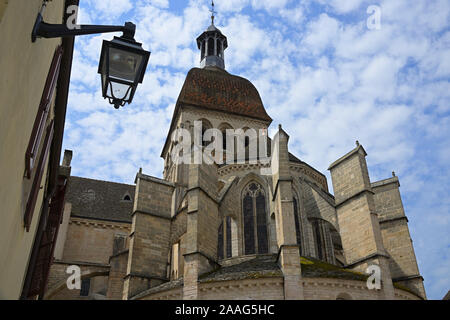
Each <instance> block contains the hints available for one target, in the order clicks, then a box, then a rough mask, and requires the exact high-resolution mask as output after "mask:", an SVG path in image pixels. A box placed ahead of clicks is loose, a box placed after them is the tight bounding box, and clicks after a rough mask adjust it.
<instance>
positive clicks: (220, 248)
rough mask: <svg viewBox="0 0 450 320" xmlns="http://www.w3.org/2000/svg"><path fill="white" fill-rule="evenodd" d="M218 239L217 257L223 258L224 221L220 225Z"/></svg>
mask: <svg viewBox="0 0 450 320" xmlns="http://www.w3.org/2000/svg"><path fill="white" fill-rule="evenodd" d="M218 237H219V239H218V241H217V257H218V259H219V260H222V259H223V223H221V224H220V226H219V232H218Z"/></svg>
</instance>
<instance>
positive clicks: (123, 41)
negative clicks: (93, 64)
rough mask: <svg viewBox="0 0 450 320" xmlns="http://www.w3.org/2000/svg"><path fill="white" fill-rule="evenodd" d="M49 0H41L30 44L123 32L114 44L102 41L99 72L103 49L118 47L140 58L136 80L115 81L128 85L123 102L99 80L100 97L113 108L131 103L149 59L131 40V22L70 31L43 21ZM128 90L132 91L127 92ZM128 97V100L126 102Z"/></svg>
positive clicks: (81, 26)
mask: <svg viewBox="0 0 450 320" xmlns="http://www.w3.org/2000/svg"><path fill="white" fill-rule="evenodd" d="M47 2H48V0H43V4H42V7H41V10H40V12H39V13H38V15H37V18H36V21H35V23H34V26H33V30H32V33H31V41H32V42H36V40H37V39H38V38H47V39H49V38H64V37H75V36H80V35H90V34H100V33H110V32H123V35H122V36H121V37H114V40H113V41H106V40H105V41H103V48H102V53H101V57H100V63H99V71H98V72H99V73H101V74H102V64H103V63H104V55H105V48H114V47H116V48H118V49H122V50H126V51H129V52H134V53H137V54H140V55H141V56H142V58H143V63H142V64H141V66H140V67H139V70H138V71H137V72H138V78H136V79H135V80H134V81H133V83H130V81H123V80H120V79H114V82H116V83H121V84H124V85H129V86H130V87H129V88H128V91H127V92H126V95H125V98H124V99H117V98H116V97H115V96H114V94H113V93H112V92H113V90H112V84H111V82H110V81H109V79H107V80H108V82H106V83H104V81H103V80H102V93H103V97H104V98H105V99H106V98H108V100H109V102H110V103H111V104H113V105H114V107H115V108H116V109H118V108H119V107H121V106H124V105H125V103H131V101H132V100H133V97H134V93H135V91H136V88H137V85H138V83H142V81H143V79H144V73H145V70H146V68H147V63H148V60H149V57H150V52H147V51H145V50H143V49H142V44H141V43H138V42H136V41H135V39H134V35H135V33H136V25H135V24H134V23H132V22H126V23H125V25H123V26H101V25H75V26H74V27H73V28H69V27H68V26H66V25H64V24H50V23H46V22H44V18H43V16H42V12H43V10H44V8H45V7H46V5H47ZM106 77H107V78H109V59H106ZM108 86H109V87H110V91H111V95H112V97H110V96H108V95H107V90H108ZM130 90H131V92H130ZM126 97H128V99H126Z"/></svg>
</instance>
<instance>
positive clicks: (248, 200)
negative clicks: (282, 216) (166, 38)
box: [242, 182, 269, 254]
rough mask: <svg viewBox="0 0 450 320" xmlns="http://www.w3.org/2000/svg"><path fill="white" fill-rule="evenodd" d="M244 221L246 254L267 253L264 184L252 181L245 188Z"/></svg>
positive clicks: (243, 202) (243, 201)
mask: <svg viewBox="0 0 450 320" xmlns="http://www.w3.org/2000/svg"><path fill="white" fill-rule="evenodd" d="M242 211H243V222H244V228H243V230H244V254H254V253H256V252H257V253H267V252H268V251H269V243H268V236H267V212H266V197H265V194H264V190H263V188H262V186H261V185H260V184H258V183H255V182H252V183H250V184H249V185H248V186H247V187H246V188H245V190H244V196H243V200H242Z"/></svg>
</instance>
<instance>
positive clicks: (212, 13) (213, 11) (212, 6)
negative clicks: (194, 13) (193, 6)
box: [209, 0, 217, 25]
mask: <svg viewBox="0 0 450 320" xmlns="http://www.w3.org/2000/svg"><path fill="white" fill-rule="evenodd" d="M209 12H211V24H213V25H214V18H215V16H214V15H215V14H216V13H217V11H215V10H214V0H213V1H211V10H209Z"/></svg>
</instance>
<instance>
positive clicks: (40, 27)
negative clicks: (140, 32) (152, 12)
mask: <svg viewBox="0 0 450 320" xmlns="http://www.w3.org/2000/svg"><path fill="white" fill-rule="evenodd" d="M108 32H123V36H122V37H123V38H125V39H130V40H133V39H134V34H135V32H136V25H135V24H134V23H132V22H127V23H125V25H124V26H99V25H76V26H74V28H68V27H67V26H66V25H64V24H49V23H46V22H44V19H43V17H42V14H41V13H38V16H37V18H36V22H35V24H34V27H33V32H32V34H31V40H32V41H33V42H35V41H36V39H37V38H61V37H75V36H81V35H88V34H98V33H108Z"/></svg>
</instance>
